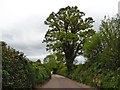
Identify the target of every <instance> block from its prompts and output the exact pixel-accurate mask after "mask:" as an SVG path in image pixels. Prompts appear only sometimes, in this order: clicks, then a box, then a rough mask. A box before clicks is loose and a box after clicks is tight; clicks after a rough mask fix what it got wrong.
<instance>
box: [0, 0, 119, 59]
mask: <svg viewBox="0 0 120 90" xmlns="http://www.w3.org/2000/svg"><path fill="white" fill-rule="evenodd" d="M118 1H119V0H0V32H2V37H1V33H0V38H2V39H1V40H4V41H6V42H7V43H8V44H9V45H11V46H12V47H14V48H16V49H18V50H21V51H23V52H24V53H25V54H26V55H27V56H28V57H31V58H33V57H34V56H35V57H36V58H38V57H39V58H44V57H45V55H47V52H46V51H45V45H44V44H42V43H41V42H42V40H43V38H44V35H45V33H46V30H47V26H45V25H44V20H45V19H46V18H47V17H48V16H49V14H50V13H51V12H52V11H54V12H57V11H58V10H59V9H60V8H62V7H66V6H68V5H70V6H75V5H76V6H78V7H79V9H80V10H81V11H83V12H85V13H86V16H92V17H93V18H94V20H95V21H96V22H95V29H97V30H98V26H99V24H100V20H102V19H103V17H104V15H110V16H113V15H115V14H116V13H117V12H118V11H117V10H118V6H117V5H118ZM39 45H40V46H39Z"/></svg>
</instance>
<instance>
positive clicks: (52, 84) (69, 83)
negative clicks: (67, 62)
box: [36, 75, 93, 90]
mask: <svg viewBox="0 0 120 90" xmlns="http://www.w3.org/2000/svg"><path fill="white" fill-rule="evenodd" d="M36 88H39V89H40V88H81V89H79V90H82V89H83V88H87V90H93V88H91V87H90V86H87V85H84V84H82V83H78V82H76V81H73V80H71V79H68V78H66V77H63V76H60V75H52V78H51V79H50V80H49V82H47V83H46V84H44V85H43V86H42V87H41V86H39V85H38V86H37V87H36Z"/></svg>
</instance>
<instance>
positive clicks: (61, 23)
mask: <svg viewBox="0 0 120 90" xmlns="http://www.w3.org/2000/svg"><path fill="white" fill-rule="evenodd" d="M83 16H85V13H84V12H81V11H80V10H78V7H77V6H75V7H70V6H68V7H65V8H61V9H60V10H59V11H58V12H57V13H54V12H52V13H51V14H50V15H49V17H48V18H47V19H46V21H45V22H44V23H45V24H46V25H49V29H48V31H47V33H46V35H45V39H44V40H43V42H46V44H47V45H46V50H53V51H54V52H59V53H63V54H64V55H65V60H66V65H67V69H68V73H70V72H71V71H72V64H73V61H74V60H75V58H76V57H77V56H79V55H81V54H83V49H82V47H83V45H84V41H85V39H86V38H87V37H90V36H91V35H93V33H94V32H95V31H94V30H93V29H92V27H93V25H92V24H93V22H94V21H93V19H92V18H91V17H88V18H84V17H83Z"/></svg>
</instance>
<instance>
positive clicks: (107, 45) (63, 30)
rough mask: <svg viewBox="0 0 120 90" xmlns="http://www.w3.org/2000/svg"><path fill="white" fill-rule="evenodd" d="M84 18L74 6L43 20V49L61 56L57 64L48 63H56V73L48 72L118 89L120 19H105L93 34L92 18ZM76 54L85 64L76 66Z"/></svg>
mask: <svg viewBox="0 0 120 90" xmlns="http://www.w3.org/2000/svg"><path fill="white" fill-rule="evenodd" d="M84 15H85V14H84V12H80V11H79V10H77V7H66V8H61V9H60V10H59V12H58V13H54V12H53V13H51V14H50V16H49V17H48V18H47V19H46V21H45V24H47V25H49V27H50V29H49V30H48V32H47V33H46V35H45V40H44V42H46V43H47V47H46V49H47V50H52V51H53V55H52V56H54V57H56V55H55V53H56V52H57V53H60V54H63V56H64V58H63V60H64V62H61V64H59V63H58V61H57V59H56V58H52V59H51V60H50V62H52V61H53V60H54V61H53V62H54V64H55V63H57V64H55V65H54V66H55V67H57V68H56V69H57V70H55V71H54V69H52V70H53V72H55V73H57V74H61V75H64V76H66V77H69V78H71V79H74V80H76V81H78V82H81V83H84V84H87V85H90V86H93V87H96V88H101V89H103V88H116V89H120V17H119V16H118V15H116V16H115V17H112V18H109V17H108V18H107V17H105V18H104V20H102V21H101V25H100V27H99V31H98V32H95V31H94V30H93V29H92V23H93V19H92V18H86V19H85V21H84V20H83V19H82V16H84ZM79 55H82V56H84V57H85V58H86V61H85V63H84V64H79V65H76V64H74V62H75V58H76V57H77V56H79ZM74 56H75V57H74ZM48 60H49V59H48ZM55 60H56V62H55ZM49 64H50V63H49V62H48V66H49ZM51 66H52V64H51V65H50V67H51ZM52 68H54V67H52Z"/></svg>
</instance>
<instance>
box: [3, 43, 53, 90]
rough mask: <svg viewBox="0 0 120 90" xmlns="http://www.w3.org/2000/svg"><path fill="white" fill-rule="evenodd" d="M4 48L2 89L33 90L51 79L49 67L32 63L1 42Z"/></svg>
mask: <svg viewBox="0 0 120 90" xmlns="http://www.w3.org/2000/svg"><path fill="white" fill-rule="evenodd" d="M1 46H2V88H3V89H4V88H32V87H34V86H35V85H36V84H39V83H43V82H45V81H46V80H48V79H50V77H51V74H50V71H49V70H48V69H47V67H44V65H42V64H41V63H40V62H38V61H36V62H32V61H30V60H29V59H27V58H26V56H24V53H21V52H19V51H16V50H15V49H13V48H10V47H9V46H7V45H6V43H5V42H1Z"/></svg>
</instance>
